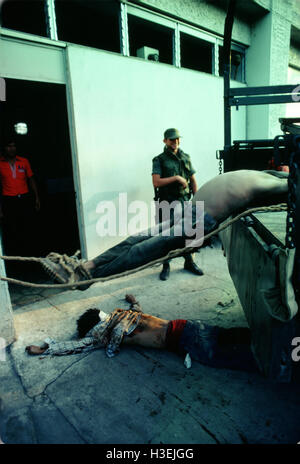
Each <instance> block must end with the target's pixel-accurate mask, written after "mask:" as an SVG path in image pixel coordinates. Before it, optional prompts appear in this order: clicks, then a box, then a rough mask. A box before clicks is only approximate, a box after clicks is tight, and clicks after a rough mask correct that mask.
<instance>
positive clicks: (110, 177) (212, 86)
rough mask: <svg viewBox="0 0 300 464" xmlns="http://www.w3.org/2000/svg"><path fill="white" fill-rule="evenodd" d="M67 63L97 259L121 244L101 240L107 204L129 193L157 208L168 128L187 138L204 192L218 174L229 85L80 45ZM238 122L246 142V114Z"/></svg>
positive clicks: (91, 247) (237, 131)
mask: <svg viewBox="0 0 300 464" xmlns="http://www.w3.org/2000/svg"><path fill="white" fill-rule="evenodd" d="M67 55H68V67H69V73H70V85H71V92H72V101H73V110H74V124H75V131H74V133H75V136H76V146H77V157H78V163H79V176H80V188H81V198H82V205H83V213H84V224H85V231H86V243H87V251H88V256H89V257H92V256H95V254H97V253H98V252H99V251H102V250H104V249H105V248H107V247H108V246H111V245H112V244H114V243H117V242H118V241H120V237H113V238H110V239H109V238H105V239H103V238H99V236H97V233H96V223H97V220H98V219H99V217H100V215H99V213H96V207H97V204H98V203H99V202H100V201H102V200H115V201H116V202H117V200H118V195H119V193H122V192H126V193H127V194H128V201H129V202H130V201H133V200H142V201H146V202H147V203H148V204H149V203H150V201H151V200H152V198H153V187H152V181H151V168H152V162H151V160H152V158H153V157H154V156H156V155H158V154H159V153H161V152H162V149H163V142H162V138H163V131H164V130H165V129H166V128H168V127H177V128H178V129H179V130H180V131H181V133H182V134H183V139H182V148H183V149H184V151H186V152H187V153H189V154H191V156H192V161H193V164H194V167H195V169H196V171H197V174H196V177H197V180H198V184H199V185H200V184H201V183H203V182H205V181H206V180H208V179H209V178H211V177H213V176H215V175H217V174H218V162H217V160H216V150H217V149H222V148H223V145H224V139H223V80H222V78H218V77H214V76H212V75H209V74H205V73H200V72H196V71H192V70H187V69H176V68H175V67H173V66H170V65H165V64H161V63H153V62H149V61H144V60H142V59H138V58H127V57H123V56H120V55H118V54H114V53H109V52H105V51H99V50H94V49H88V48H84V47H80V46H75V45H70V46H68V49H67ZM237 85H238V84H237ZM232 121H233V138H235V139H237V138H244V137H245V110H244V109H240V110H239V111H235V110H233V117H232ZM117 203H118V202H117ZM149 208H150V206H149ZM129 218H130V216H129Z"/></svg>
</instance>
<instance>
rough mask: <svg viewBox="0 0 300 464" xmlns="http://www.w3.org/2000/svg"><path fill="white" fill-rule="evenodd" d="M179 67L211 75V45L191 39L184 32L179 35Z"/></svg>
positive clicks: (196, 38)
mask: <svg viewBox="0 0 300 464" xmlns="http://www.w3.org/2000/svg"><path fill="white" fill-rule="evenodd" d="M180 50H181V66H182V67H183V68H189V69H195V70H196V71H203V72H206V73H210V74H212V69H213V66H212V61H213V44H212V43H210V42H206V41H205V40H202V39H199V38H198V37H193V36H191V35H189V34H186V33H184V32H181V33H180Z"/></svg>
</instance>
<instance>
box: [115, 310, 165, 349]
mask: <svg viewBox="0 0 300 464" xmlns="http://www.w3.org/2000/svg"><path fill="white" fill-rule="evenodd" d="M168 324H169V321H167V320H166V319H160V318H158V317H155V316H151V315H150V314H142V315H141V319H140V322H139V324H138V326H137V327H136V329H135V330H134V331H133V332H132V333H131V334H130V335H128V336H125V337H124V338H123V343H124V344H126V345H140V346H146V347H149V348H165V341H166V333H167V328H168Z"/></svg>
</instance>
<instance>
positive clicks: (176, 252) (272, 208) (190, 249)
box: [0, 203, 287, 288]
mask: <svg viewBox="0 0 300 464" xmlns="http://www.w3.org/2000/svg"><path fill="white" fill-rule="evenodd" d="M286 210H287V205H286V204H285V203H281V204H278V205H272V206H264V207H257V208H251V209H248V210H246V211H244V212H243V213H241V214H239V215H238V216H235V217H234V218H233V219H230V220H229V221H227V222H226V223H225V224H223V225H222V226H220V227H219V228H218V229H215V230H214V231H212V232H210V233H208V234H207V235H205V236H204V237H203V242H205V240H208V239H209V238H210V237H212V236H213V235H216V234H218V233H219V232H221V231H222V230H224V229H226V228H227V227H229V226H230V225H231V224H233V223H234V222H236V221H238V220H239V219H241V218H242V217H244V216H248V215H249V214H250V213H257V212H271V211H273V212H278V211H286ZM199 248H201V246H200V247H194V248H193V247H186V248H182V249H179V250H172V251H170V252H169V253H168V254H167V255H166V256H163V257H162V258H158V259H155V260H153V261H150V262H149V263H147V264H144V265H143V266H139V267H137V268H135V269H130V270H129V271H124V272H121V273H120V274H114V275H112V276H108V277H97V278H94V279H89V280H82V281H79V282H76V283H68V284H50V285H49V284H34V283H31V282H24V281H22V280H17V279H12V278H10V277H2V276H0V280H3V281H5V282H8V283H11V284H16V285H22V286H24V287H34V288H76V287H79V286H80V285H87V284H93V283H96V282H107V281H108V280H113V279H118V278H120V277H125V276H128V275H131V274H134V273H136V272H139V271H142V270H144V269H147V268H148V267H152V266H155V265H157V264H160V263H162V262H164V261H165V260H167V259H173V258H177V257H179V256H182V255H183V254H184V253H185V252H189V253H193V252H194V251H196V250H198V249H199ZM77 253H78V252H76V254H77ZM0 259H3V260H6V261H34V262H37V263H41V260H43V259H44V258H36V257H23V256H1V255H0Z"/></svg>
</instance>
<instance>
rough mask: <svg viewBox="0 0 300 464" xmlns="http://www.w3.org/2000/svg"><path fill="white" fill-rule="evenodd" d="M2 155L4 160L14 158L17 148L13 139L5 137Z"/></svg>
mask: <svg viewBox="0 0 300 464" xmlns="http://www.w3.org/2000/svg"><path fill="white" fill-rule="evenodd" d="M3 147H4V150H3V154H4V156H5V158H14V157H15V156H16V152H17V147H16V141H15V139H14V138H13V137H7V138H6V139H5V141H4V144H3Z"/></svg>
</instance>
